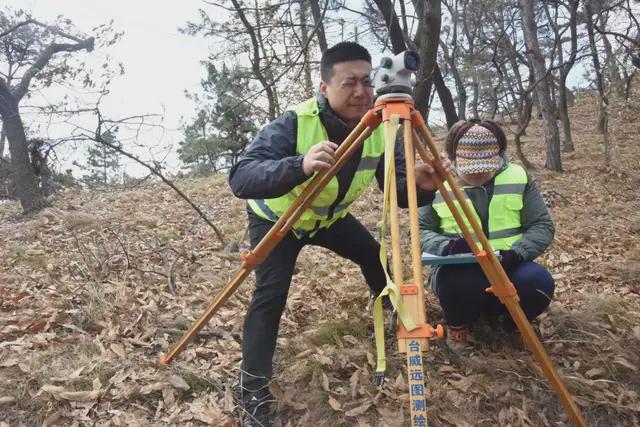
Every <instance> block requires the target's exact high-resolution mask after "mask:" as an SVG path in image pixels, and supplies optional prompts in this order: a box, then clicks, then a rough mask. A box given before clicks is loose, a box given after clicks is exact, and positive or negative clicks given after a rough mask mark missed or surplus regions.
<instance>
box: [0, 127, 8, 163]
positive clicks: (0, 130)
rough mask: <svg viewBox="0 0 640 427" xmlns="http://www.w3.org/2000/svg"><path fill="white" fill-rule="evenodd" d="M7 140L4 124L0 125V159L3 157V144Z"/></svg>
mask: <svg viewBox="0 0 640 427" xmlns="http://www.w3.org/2000/svg"><path fill="white" fill-rule="evenodd" d="M6 140H7V133H6V132H5V131H4V125H1V127H0V159H1V158H3V157H4V144H5V141H6Z"/></svg>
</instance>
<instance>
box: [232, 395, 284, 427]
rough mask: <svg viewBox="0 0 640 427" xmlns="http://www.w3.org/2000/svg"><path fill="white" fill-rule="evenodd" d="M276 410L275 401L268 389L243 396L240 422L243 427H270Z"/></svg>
mask: <svg viewBox="0 0 640 427" xmlns="http://www.w3.org/2000/svg"><path fill="white" fill-rule="evenodd" d="M275 409H276V399H275V397H273V395H272V394H271V392H270V391H269V390H268V389H263V390H259V391H257V392H255V393H247V394H246V395H244V396H243V400H242V408H241V409H240V410H241V411H242V413H241V417H240V418H241V420H242V426H243V427H271V426H273V419H274V415H275Z"/></svg>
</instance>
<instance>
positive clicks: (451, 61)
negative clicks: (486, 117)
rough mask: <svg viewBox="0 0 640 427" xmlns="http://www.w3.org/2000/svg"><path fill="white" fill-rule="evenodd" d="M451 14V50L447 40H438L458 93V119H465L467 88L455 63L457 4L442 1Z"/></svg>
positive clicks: (456, 50) (456, 49)
mask: <svg viewBox="0 0 640 427" xmlns="http://www.w3.org/2000/svg"><path fill="white" fill-rule="evenodd" d="M443 3H444V4H445V5H446V6H447V9H449V13H450V15H451V27H452V35H451V42H450V43H451V45H452V46H453V47H452V48H451V52H449V46H448V44H449V43H448V42H446V41H443V40H440V48H441V50H442V54H443V56H444V59H445V61H446V62H447V64H448V65H449V69H450V70H451V75H452V76H453V81H454V82H455V84H456V92H457V94H458V117H459V119H460V120H465V117H466V115H467V90H466V88H465V86H464V81H463V80H462V77H461V76H460V70H458V64H457V57H458V55H457V52H458V21H459V19H458V17H459V15H458V4H457V2H455V3H454V4H453V5H449V4H448V2H443Z"/></svg>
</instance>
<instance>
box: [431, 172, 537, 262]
mask: <svg viewBox="0 0 640 427" xmlns="http://www.w3.org/2000/svg"><path fill="white" fill-rule="evenodd" d="M526 185H527V173H526V172H525V170H524V169H523V168H522V166H519V165H516V164H510V165H509V166H507V168H506V169H505V170H503V171H502V172H500V173H499V174H498V175H497V176H496V177H495V179H494V186H493V196H492V197H491V201H490V202H489V233H488V235H487V238H488V239H489V243H490V244H491V246H492V247H493V249H503V250H506V249H510V248H511V246H512V245H513V244H514V243H515V242H516V241H518V240H520V238H521V237H522V222H521V220H520V211H521V210H522V203H523V198H524V197H523V196H524V190H525V187H526ZM445 187H446V188H447V190H448V191H447V192H448V194H449V195H450V196H451V197H452V199H453V200H454V204H455V205H456V208H458V209H459V210H460V211H462V210H461V209H460V204H459V203H458V201H457V200H455V198H454V197H453V193H452V192H451V189H450V187H449V185H448V184H446V183H445ZM465 203H467V205H468V206H469V207H470V208H471V211H472V212H473V214H474V216H475V219H476V220H477V221H478V223H481V221H480V218H479V216H478V213H477V212H476V210H475V208H474V207H473V203H471V201H470V200H469V199H468V198H466V197H465ZM432 206H433V208H434V210H435V211H436V213H437V214H438V216H439V217H440V232H441V233H442V234H444V235H446V236H450V237H460V236H461V235H462V234H461V233H462V231H461V230H460V227H459V226H458V224H457V223H456V221H455V218H454V217H453V213H451V211H450V210H449V207H448V206H447V204H446V203H445V202H444V199H443V197H442V194H440V192H439V191H438V192H437V193H436V196H435V198H434V200H433V204H432ZM465 224H466V225H467V227H468V228H469V230H471V232H472V235H473V236H474V239H475V240H476V241H477V240H478V239H477V237H476V236H475V233H473V230H472V228H471V225H470V224H469V221H468V220H467V219H466V218H465Z"/></svg>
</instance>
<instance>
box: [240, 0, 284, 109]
mask: <svg viewBox="0 0 640 427" xmlns="http://www.w3.org/2000/svg"><path fill="white" fill-rule="evenodd" d="M231 3H233V7H234V8H235V10H236V13H237V14H238V18H240V21H242V24H243V25H244V27H245V29H246V30H247V33H249V37H250V38H251V52H252V53H251V56H250V60H251V69H252V71H253V74H254V75H255V76H256V78H257V79H258V81H259V82H260V84H261V85H262V88H263V89H264V91H265V93H266V94H267V100H268V101H269V120H275V118H276V114H277V111H278V100H277V98H276V93H275V92H274V89H273V85H272V83H271V82H270V81H269V80H268V79H267V76H266V75H265V74H264V73H263V72H262V66H261V64H260V62H261V56H260V48H261V46H260V38H259V36H260V34H259V31H261V27H260V23H258V24H257V25H255V26H254V25H252V24H251V23H250V22H249V20H248V19H247V17H246V15H245V14H244V11H245V10H246V9H245V8H244V7H243V6H242V5H240V3H239V2H238V0H231ZM259 13H260V12H259V9H258V8H257V7H256V15H258V14H259ZM256 30H257V31H258V33H256Z"/></svg>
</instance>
